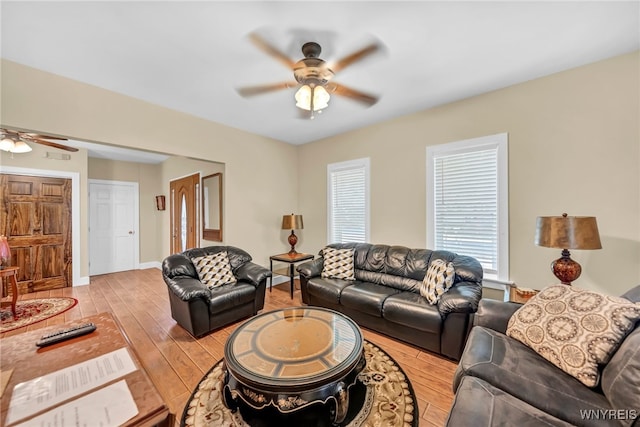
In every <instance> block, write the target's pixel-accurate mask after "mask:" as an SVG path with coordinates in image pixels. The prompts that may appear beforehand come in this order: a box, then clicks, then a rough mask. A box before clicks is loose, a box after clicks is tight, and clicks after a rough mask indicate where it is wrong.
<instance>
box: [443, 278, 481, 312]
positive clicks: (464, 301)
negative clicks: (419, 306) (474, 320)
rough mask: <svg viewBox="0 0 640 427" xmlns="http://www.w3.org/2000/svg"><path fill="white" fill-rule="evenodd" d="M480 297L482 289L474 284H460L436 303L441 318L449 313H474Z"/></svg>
mask: <svg viewBox="0 0 640 427" xmlns="http://www.w3.org/2000/svg"><path fill="white" fill-rule="evenodd" d="M481 297H482V288H481V287H480V286H479V285H478V284H477V283H475V282H460V283H457V284H456V285H455V286H454V287H452V288H451V289H449V290H448V291H447V292H445V293H444V294H443V295H442V296H441V297H440V300H439V301H438V310H439V311H440V315H441V316H442V317H446V316H447V315H448V314H449V313H474V312H475V311H476V310H477V309H478V303H479V302H480V298H481Z"/></svg>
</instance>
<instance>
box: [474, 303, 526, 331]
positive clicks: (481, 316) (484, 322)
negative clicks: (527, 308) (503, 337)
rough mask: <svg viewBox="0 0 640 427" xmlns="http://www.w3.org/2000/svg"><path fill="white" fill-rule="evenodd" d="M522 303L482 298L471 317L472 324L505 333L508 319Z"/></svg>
mask: <svg viewBox="0 0 640 427" xmlns="http://www.w3.org/2000/svg"><path fill="white" fill-rule="evenodd" d="M520 307H522V304H518V303H516V302H503V301H498V300H492V299H486V298H483V299H482V300H480V304H478V311H477V312H476V314H475V316H474V317H473V326H484V327H485V328H489V329H493V330H494V331H496V332H501V333H503V334H504V333H506V332H507V324H508V323H509V319H510V318H511V316H512V315H513V313H515V312H516V310H518V309H519V308H520Z"/></svg>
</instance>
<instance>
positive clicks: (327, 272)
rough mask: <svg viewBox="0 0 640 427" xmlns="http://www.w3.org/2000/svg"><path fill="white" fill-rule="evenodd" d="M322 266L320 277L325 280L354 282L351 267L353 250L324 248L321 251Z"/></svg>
mask: <svg viewBox="0 0 640 427" xmlns="http://www.w3.org/2000/svg"><path fill="white" fill-rule="evenodd" d="M322 257H323V258H324V264H323V266H322V277H324V278H327V279H343V280H356V276H355V268H354V266H353V249H334V248H329V247H326V248H324V249H323V251H322Z"/></svg>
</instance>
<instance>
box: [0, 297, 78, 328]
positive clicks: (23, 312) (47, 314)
mask: <svg viewBox="0 0 640 427" xmlns="http://www.w3.org/2000/svg"><path fill="white" fill-rule="evenodd" d="M77 303H78V300H77V299H75V298H69V297H59V298H36V299H30V300H24V301H18V302H17V303H16V316H15V318H14V317H13V313H12V312H11V307H9V306H7V307H3V308H2V310H0V333H3V332H9V331H12V330H14V329H18V328H24V327H25V326H29V325H32V324H34V323H37V322H42V321H43V320H47V319H49V318H51V317H53V316H56V315H58V314H60V313H64V312H65V311H67V310H69V309H70V308H72V307H73V306H75V305H76V304H77Z"/></svg>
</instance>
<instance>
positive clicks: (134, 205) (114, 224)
mask: <svg viewBox="0 0 640 427" xmlns="http://www.w3.org/2000/svg"><path fill="white" fill-rule="evenodd" d="M138 250H139V240H138V183H136V182H123V181H102V180H90V181H89V275H91V276H93V275H97V274H105V273H113V272H116V271H125V270H133V269H135V268H137V266H138Z"/></svg>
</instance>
